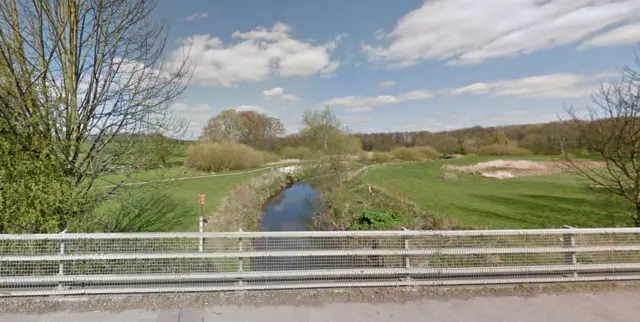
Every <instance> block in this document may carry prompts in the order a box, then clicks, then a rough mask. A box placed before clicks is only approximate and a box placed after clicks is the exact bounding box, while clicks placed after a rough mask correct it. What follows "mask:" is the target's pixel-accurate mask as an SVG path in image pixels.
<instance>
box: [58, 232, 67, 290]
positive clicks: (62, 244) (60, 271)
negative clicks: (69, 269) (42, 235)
mask: <svg viewBox="0 0 640 322" xmlns="http://www.w3.org/2000/svg"><path fill="white" fill-rule="evenodd" d="M65 232H66V230H64V231H62V232H61V234H64V233H65ZM64 249H65V242H64V239H62V240H60V255H64ZM58 275H60V276H63V275H64V261H63V260H62V259H61V260H60V263H59V264H58ZM63 288H64V286H63V285H62V283H58V289H60V290H61V289H63Z"/></svg>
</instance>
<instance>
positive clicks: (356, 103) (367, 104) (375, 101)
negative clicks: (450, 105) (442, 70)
mask: <svg viewBox="0 0 640 322" xmlns="http://www.w3.org/2000/svg"><path fill="white" fill-rule="evenodd" d="M432 97H433V94H432V93H431V92H429V91H427V90H416V91H411V92H405V93H400V94H399V95H398V96H397V97H396V96H393V95H379V96H372V97H364V96H344V97H336V98H331V99H328V100H325V101H322V102H320V105H321V106H329V107H342V108H346V109H351V110H354V109H355V111H360V112H361V111H366V110H370V109H371V107H372V106H376V105H389V104H396V103H399V102H402V101H409V100H422V99H428V98H432Z"/></svg>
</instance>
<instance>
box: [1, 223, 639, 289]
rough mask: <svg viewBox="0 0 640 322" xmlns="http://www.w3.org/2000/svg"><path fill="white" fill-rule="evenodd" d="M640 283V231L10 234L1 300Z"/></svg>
mask: <svg viewBox="0 0 640 322" xmlns="http://www.w3.org/2000/svg"><path fill="white" fill-rule="evenodd" d="M636 279H640V228H612V229H534V230H474V231H328V232H221V233H119V234H55V235H0V297H8V296H42V295H81V294H116V293H159V292H198V291H232V290H273V289H301V288H329V287H338V288H346V287H371V286H374V287H380V286H431V285H478V284H520V283H544V282H576V281H611V280H636Z"/></svg>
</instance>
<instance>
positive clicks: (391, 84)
mask: <svg viewBox="0 0 640 322" xmlns="http://www.w3.org/2000/svg"><path fill="white" fill-rule="evenodd" d="M396 84H397V83H396V82H394V81H386V82H382V83H380V84H378V88H390V87H394V86H396Z"/></svg>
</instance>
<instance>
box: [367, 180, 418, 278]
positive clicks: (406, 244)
mask: <svg viewBox="0 0 640 322" xmlns="http://www.w3.org/2000/svg"><path fill="white" fill-rule="evenodd" d="M369 189H371V186H369ZM400 229H401V230H402V231H409V229H407V228H404V227H400ZM402 241H403V242H404V249H405V250H406V249H409V238H408V237H407V236H402ZM404 268H406V269H409V268H411V260H410V259H409V255H404Z"/></svg>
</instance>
